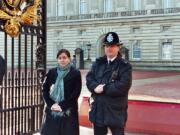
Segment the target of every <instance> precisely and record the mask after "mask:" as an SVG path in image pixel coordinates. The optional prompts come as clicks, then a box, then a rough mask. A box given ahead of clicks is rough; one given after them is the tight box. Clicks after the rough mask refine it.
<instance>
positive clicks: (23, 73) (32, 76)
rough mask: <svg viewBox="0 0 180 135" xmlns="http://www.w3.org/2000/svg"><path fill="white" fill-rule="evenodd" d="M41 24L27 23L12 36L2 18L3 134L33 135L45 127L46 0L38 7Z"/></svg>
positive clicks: (0, 94)
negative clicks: (4, 67)
mask: <svg viewBox="0 0 180 135" xmlns="http://www.w3.org/2000/svg"><path fill="white" fill-rule="evenodd" d="M38 13H39V15H40V17H41V21H40V22H39V23H38V25H37V26H33V25H23V24H22V26H21V28H20V31H21V34H20V35H19V36H18V37H16V38H12V37H10V36H9V35H7V34H6V33H5V32H4V29H3V28H4V24H5V21H4V20H0V55H2V56H3V57H4V59H5V61H6V69H7V71H6V74H5V76H4V79H3V84H2V86H0V135H24V134H28V135H31V134H33V133H34V132H36V131H38V130H39V129H40V126H41V119H42V113H43V111H42V110H43V101H42V96H41V84H42V80H43V78H44V75H45V72H46V0H42V4H41V6H40V7H39V9H38Z"/></svg>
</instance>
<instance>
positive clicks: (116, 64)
mask: <svg viewBox="0 0 180 135" xmlns="http://www.w3.org/2000/svg"><path fill="white" fill-rule="evenodd" d="M131 83H132V68H131V65H130V64H129V63H128V62H126V61H125V60H123V59H122V58H121V57H117V58H116V59H115V60H114V61H113V62H111V63H110V64H108V62H107V57H105V56H104V57H101V58H99V59H97V60H96V62H95V63H94V64H93V65H92V69H91V70H90V72H89V73H88V74H87V76H86V85H87V87H88V89H89V91H90V92H91V93H92V99H93V102H92V103H91V110H90V112H89V119H90V121H91V122H93V123H95V124H96V125H99V126H111V127H124V126H125V123H126V120H127V107H128V91H129V89H130V87H131ZM99 84H105V86H104V87H103V93H101V94H96V93H95V92H94V89H95V88H96V87H97V86H98V85H99Z"/></svg>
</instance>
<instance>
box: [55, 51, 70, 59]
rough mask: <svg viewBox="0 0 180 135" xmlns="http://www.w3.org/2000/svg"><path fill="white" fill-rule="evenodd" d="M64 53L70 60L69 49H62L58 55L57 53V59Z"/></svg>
mask: <svg viewBox="0 0 180 135" xmlns="http://www.w3.org/2000/svg"><path fill="white" fill-rule="evenodd" d="M62 53H65V54H66V55H67V56H68V58H71V55H70V52H69V51H68V50H67V49H61V50H59V51H58V53H57V56H56V58H58V57H59V55H61V54H62Z"/></svg>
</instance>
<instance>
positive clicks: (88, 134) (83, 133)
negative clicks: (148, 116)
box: [34, 127, 148, 135]
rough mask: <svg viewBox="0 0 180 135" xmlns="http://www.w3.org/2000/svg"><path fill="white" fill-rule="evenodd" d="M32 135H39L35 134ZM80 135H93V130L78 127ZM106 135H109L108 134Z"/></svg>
mask: <svg viewBox="0 0 180 135" xmlns="http://www.w3.org/2000/svg"><path fill="white" fill-rule="evenodd" d="M34 135H40V134H39V133H36V134H34ZM80 135H93V130H92V129H91V128H86V127H80ZM108 135H111V134H110V133H109V134H108ZM125 135H148V134H140V133H127V132H126V133H125Z"/></svg>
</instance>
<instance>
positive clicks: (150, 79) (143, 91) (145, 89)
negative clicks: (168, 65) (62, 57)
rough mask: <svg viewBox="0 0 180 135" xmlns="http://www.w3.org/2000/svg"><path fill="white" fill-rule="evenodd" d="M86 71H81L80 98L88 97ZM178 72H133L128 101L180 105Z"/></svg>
mask: <svg viewBox="0 0 180 135" xmlns="http://www.w3.org/2000/svg"><path fill="white" fill-rule="evenodd" d="M87 72H88V71H87V70H83V71H81V73H82V78H83V79H82V80H83V89H82V93H81V96H89V95H90V93H89V92H88V90H87V88H86V86H85V83H86V81H85V76H86V74H87ZM179 82H180V72H172V71H171V72H170V71H133V83H132V87H131V89H130V93H129V99H133V100H150V101H160V102H174V103H180V89H179V88H180V83H179Z"/></svg>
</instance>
